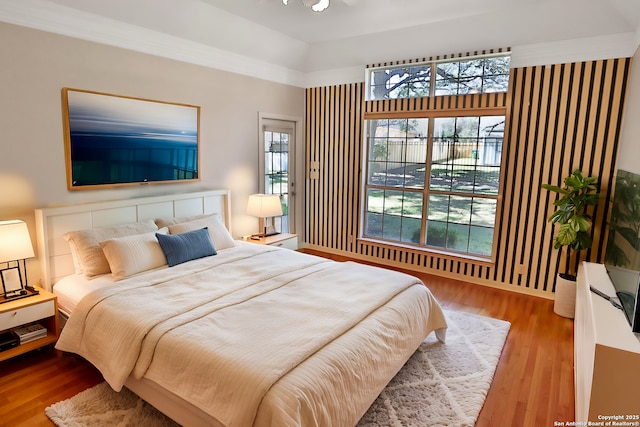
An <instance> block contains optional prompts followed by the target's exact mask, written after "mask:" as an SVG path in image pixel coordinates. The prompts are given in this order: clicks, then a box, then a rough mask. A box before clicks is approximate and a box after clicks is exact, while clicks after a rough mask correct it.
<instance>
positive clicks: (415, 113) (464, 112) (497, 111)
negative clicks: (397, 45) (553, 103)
mask: <svg viewBox="0 0 640 427" xmlns="http://www.w3.org/2000/svg"><path fill="white" fill-rule="evenodd" d="M488 57H510V54H509V53H497V54H491V55H480V56H473V57H471V56H470V57H459V58H449V59H444V60H437V61H426V62H422V63H410V64H399V65H397V66H384V67H375V68H369V69H367V73H366V79H365V80H366V82H365V85H366V91H365V94H366V96H367V101H368V102H369V101H370V102H380V101H391V102H394V100H396V99H398V100H402V99H411V98H383V99H373V100H372V99H369V97H370V95H371V94H372V89H371V87H370V83H371V75H372V73H373V72H376V71H379V70H380V69H392V68H409V67H413V66H416V65H420V64H431V67H432V70H434V69H436V67H437V65H438V63H442V62H462V61H467V60H474V59H478V58H488ZM431 78H432V81H431V85H430V93H429V97H434V98H435V97H437V98H445V101H444V102H442V103H441V104H442V105H450V104H449V103H448V102H447V101H446V98H460V97H468V96H474V97H477V96H480V97H482V96H484V95H488V94H493V93H508V91H509V87H510V84H511V82H510V81H508V83H507V87H506V89H505V91H504V92H502V91H500V92H495V91H492V92H485V93H483V94H461V95H435V91H436V89H437V88H436V83H435V79H436V73H435V72H432V73H431ZM483 85H484V83H483ZM423 98H426V97H423ZM414 99H415V98H414ZM405 105H407V104H405ZM409 105H411V103H409ZM463 105H464V103H463ZM469 116H471V117H482V116H504V118H505V125H504V127H505V134H503V139H502V148H501V149H502V153H501V156H500V166H499V168H500V170H499V182H498V191H497V194H495V195H487V194H480V195H478V196H479V197H482V198H484V199H494V200H496V208H495V209H496V211H495V219H494V224H493V237H492V246H491V255H490V256H488V255H480V254H474V253H469V252H459V251H455V250H453V249H447V248H441V247H434V246H428V245H427V243H426V238H425V237H426V236H425V234H426V230H427V227H426V223H427V221H428V216H429V212H428V198H429V195H430V194H447V195H452V196H456V195H460V193H459V192H458V193H456V192H454V191H444V192H442V191H438V190H431V189H430V175H431V174H430V170H431V159H432V154H433V140H434V138H433V137H434V135H433V128H434V122H435V120H434V119H437V118H454V117H469ZM414 118H427V119H429V132H428V135H427V155H426V160H425V167H426V168H427V170H426V172H425V173H426V177H425V183H424V188H418V189H416V188H412V187H404V186H403V187H400V186H397V187H389V186H378V185H371V184H369V173H370V171H369V166H370V162H369V150H370V147H369V143H370V138H369V135H368V132H369V131H370V129H369V126H368V125H367V121H369V120H390V119H414ZM363 119H364V120H365V124H364V125H363V141H364V147H363V151H362V153H363V155H362V158H361V160H362V171H363V173H362V180H361V188H362V191H361V195H362V196H361V198H360V202H361V204H360V206H361V208H360V215H359V218H360V227H359V240H361V241H364V242H371V243H375V244H376V245H381V246H385V247H389V248H393V249H398V248H402V249H408V250H411V251H416V252H420V253H424V252H427V253H432V254H434V255H437V256H439V257H443V258H451V259H460V258H462V259H465V260H470V261H473V262H475V263H477V264H479V265H493V264H495V260H496V256H497V252H498V245H499V242H498V241H497V238H498V231H499V226H500V224H499V223H500V214H499V213H500V212H501V209H502V198H503V192H504V188H503V183H504V175H505V165H506V161H507V158H506V157H507V156H506V149H507V147H506V144H507V141H508V139H507V135H506V130H507V129H508V126H509V121H510V118H509V115H508V108H507V106H506V105H505V106H499V107H481V108H464V107H463V108H455V107H452V108H442V109H431V110H410V111H392V112H389V111H385V112H365V113H364V114H363ZM372 188H374V189H381V190H396V191H403V192H406V191H409V192H418V193H421V194H422V197H423V207H422V212H421V218H420V221H421V233H420V242H424V243H422V244H421V243H418V244H415V243H411V242H405V241H400V240H391V239H385V238H383V237H377V236H368V235H366V234H365V231H366V227H367V211H368V190H369V189H372ZM463 196H464V197H469V198H471V197H477V196H474V195H473V194H472V193H469V194H464V195H463Z"/></svg>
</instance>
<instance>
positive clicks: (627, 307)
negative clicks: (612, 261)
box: [606, 265, 640, 333]
mask: <svg viewBox="0 0 640 427" xmlns="http://www.w3.org/2000/svg"><path fill="white" fill-rule="evenodd" d="M606 268H607V273H609V278H610V279H611V283H613V287H614V288H615V289H616V296H617V297H618V300H619V301H620V305H621V306H622V309H623V311H624V314H625V315H626V316H627V320H628V321H629V324H630V325H631V330H632V331H633V332H635V333H640V293H639V292H640V286H639V284H640V271H633V270H626V269H624V268H619V267H615V266H612V265H606Z"/></svg>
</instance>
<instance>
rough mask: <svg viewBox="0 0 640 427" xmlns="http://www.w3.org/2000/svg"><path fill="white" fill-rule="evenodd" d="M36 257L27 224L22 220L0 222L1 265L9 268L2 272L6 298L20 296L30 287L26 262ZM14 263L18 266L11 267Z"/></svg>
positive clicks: (1, 276) (0, 271)
mask: <svg viewBox="0 0 640 427" xmlns="http://www.w3.org/2000/svg"><path fill="white" fill-rule="evenodd" d="M34 256H35V254H34V253H33V246H32V245H31V237H30V236H29V229H28V228H27V224H25V223H24V221H20V220H11V221H0V264H2V263H4V264H7V268H4V269H2V270H0V273H1V274H0V278H1V279H2V288H3V290H4V296H5V298H7V297H11V296H13V295H16V294H20V292H21V291H23V290H24V288H25V287H26V286H27V285H28V283H27V265H26V261H25V260H26V259H27V258H33V257H34ZM21 260H22V269H21V268H20V261H21ZM14 262H15V264H16V265H15V266H11V264H12V263H14ZM22 270H24V273H23V272H22ZM23 275H24V284H23V281H22V277H23Z"/></svg>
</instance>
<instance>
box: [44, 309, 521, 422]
mask: <svg viewBox="0 0 640 427" xmlns="http://www.w3.org/2000/svg"><path fill="white" fill-rule="evenodd" d="M445 313H446V317H447V322H448V324H449V329H448V331H447V343H446V344H442V343H440V342H438V341H437V340H436V338H435V337H434V336H433V335H434V334H431V335H429V337H427V339H426V340H425V341H424V342H423V343H422V344H421V345H420V348H418V350H417V351H416V352H415V354H414V355H413V356H412V357H411V358H410V359H409V361H407V363H406V364H405V366H404V367H403V368H402V369H401V370H400V372H398V374H397V375H396V376H395V377H394V378H393V379H392V380H391V382H390V383H389V384H388V385H387V387H386V388H385V389H384V390H383V391H382V393H381V394H380V396H379V397H378V398H377V399H376V401H375V402H374V403H373V405H372V406H371V408H369V410H368V411H367V413H366V414H365V415H364V417H362V419H361V420H360V422H359V423H358V426H357V427H374V426H375V427H435V426H451V427H454V426H455V427H463V426H473V425H474V424H475V421H476V419H477V418H478V415H479V414H480V409H482V405H483V403H484V400H485V398H486V395H487V392H488V391H489V387H490V385H491V381H492V379H493V375H494V373H495V370H496V367H497V365H498V360H499V358H500V353H501V352H502V347H503V346H504V343H505V340H506V337H507V333H508V332H509V328H510V324H509V323H508V322H505V321H502V320H497V319H491V318H488V317H482V316H477V315H473V314H468V313H462V312H457V311H451V310H446V311H445ZM45 412H46V414H47V416H48V417H49V418H50V419H51V421H53V422H54V423H55V424H56V425H57V426H59V427H84V426H87V427H102V426H104V427H107V426H108V427H114V426H117V427H125V426H131V427H133V426H136V427H137V426H176V425H177V424H175V423H174V422H173V421H172V420H170V419H169V418H167V417H165V416H164V415H163V414H162V413H160V412H159V411H157V410H156V409H155V408H153V407H152V406H151V405H149V404H147V403H146V402H144V401H142V400H141V399H140V398H138V397H137V396H136V395H135V394H133V393H132V392H130V391H129V390H127V389H126V388H125V389H123V391H122V392H121V393H116V392H114V391H113V390H112V389H111V388H110V387H109V386H108V385H107V384H106V383H101V384H98V385H97V386H95V387H92V388H90V389H88V390H85V391H83V392H81V393H79V394H77V395H76V396H74V397H72V398H70V399H67V400H64V401H62V402H58V403H55V404H53V405H51V406H49V407H48V408H46V409H45Z"/></svg>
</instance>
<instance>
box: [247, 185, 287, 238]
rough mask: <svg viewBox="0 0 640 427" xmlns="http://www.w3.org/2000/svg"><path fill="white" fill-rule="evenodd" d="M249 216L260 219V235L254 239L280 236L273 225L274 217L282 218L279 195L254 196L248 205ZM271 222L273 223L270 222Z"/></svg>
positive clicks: (255, 235)
mask: <svg viewBox="0 0 640 427" xmlns="http://www.w3.org/2000/svg"><path fill="white" fill-rule="evenodd" d="M247 215H252V216H256V217H258V218H259V220H260V223H259V226H260V233H258V234H254V235H252V236H253V237H266V236H273V235H274V234H279V233H278V232H277V231H276V228H275V226H274V224H273V217H274V216H282V204H281V203H280V196H278V195H277V194H252V195H250V196H249V202H248V203H247ZM269 220H271V222H269Z"/></svg>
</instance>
